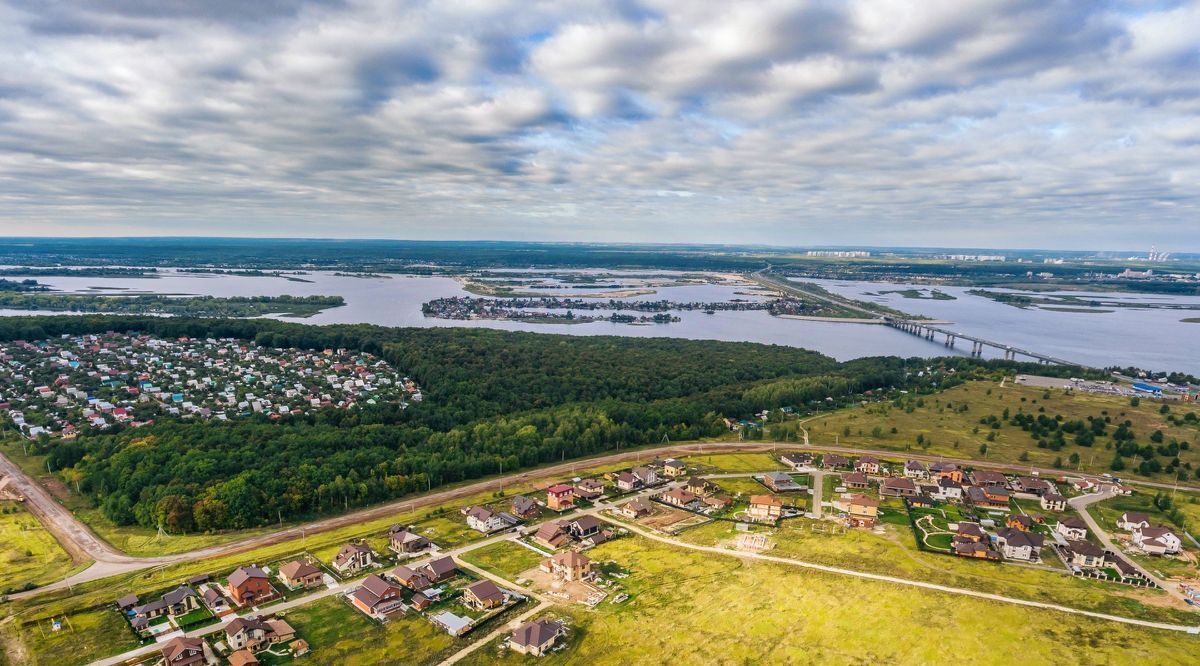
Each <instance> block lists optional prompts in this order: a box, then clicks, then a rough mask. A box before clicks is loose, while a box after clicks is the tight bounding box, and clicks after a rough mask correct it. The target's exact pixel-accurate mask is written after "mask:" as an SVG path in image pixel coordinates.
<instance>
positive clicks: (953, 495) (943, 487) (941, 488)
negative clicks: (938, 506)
mask: <svg viewBox="0 0 1200 666" xmlns="http://www.w3.org/2000/svg"><path fill="white" fill-rule="evenodd" d="M932 494H933V497H934V498H936V499H939V500H943V501H951V502H959V501H961V500H962V498H963V487H962V483H960V482H958V481H955V480H954V479H952V478H950V477H948V476H943V477H940V478H938V481H937V490H936V491H934V492H933V493H932Z"/></svg>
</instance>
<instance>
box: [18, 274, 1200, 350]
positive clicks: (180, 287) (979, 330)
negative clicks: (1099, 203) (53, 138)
mask: <svg viewBox="0 0 1200 666" xmlns="http://www.w3.org/2000/svg"><path fill="white" fill-rule="evenodd" d="M556 272H558V273H561V271H556ZM612 273H614V272H613V271H605V274H606V275H609V274H612ZM648 273H649V272H648V271H637V272H636V274H638V275H647V274H648ZM660 274H661V275H663V276H669V275H670V274H667V273H660ZM299 277H300V278H302V279H304V280H308V282H296V281H292V280H288V279H286V278H283V277H251V276H236V275H200V274H190V273H175V272H169V271H168V272H164V273H163V275H162V277H158V278H126V277H113V278H107V277H39V278H37V279H38V281H39V282H42V283H44V284H48V285H50V286H51V287H53V288H54V289H57V290H61V291H63V292H73V293H88V294H113V295H119V294H132V293H158V294H207V295H212V296H278V295H282V294H290V295H293V296H304V295H330V296H342V297H343V298H344V299H345V300H346V305H345V306H343V307H339V308H333V309H330V310H326V311H324V312H322V313H320V314H317V315H315V316H312V317H308V318H304V319H298V320H296V321H301V322H305V323H311V324H335V323H338V324H352V323H368V324H379V325H383V326H421V327H429V326H440V327H451V326H459V327H470V328H476V327H486V328H498V329H505V330H519V331H536V332H543V333H562V334H568V335H623V336H630V337H678V338H692V339H713V340H729V341H747V342H761V343H768V344H779V345H789V346H794V347H804V348H806V349H812V350H814V351H818V352H821V353H823V354H827V355H829V356H832V357H834V358H836V359H839V360H846V359H850V358H859V357H863V356H884V355H897V356H940V355H945V354H949V353H954V354H964V353H965V351H969V349H970V344H969V343H967V344H965V345H963V344H961V343H960V345H959V348H958V349H954V350H950V349H948V348H946V347H945V346H944V345H943V343H942V342H941V341H940V340H939V341H933V342H931V341H928V340H924V339H921V338H918V337H915V336H912V335H909V334H907V333H903V332H900V331H897V330H895V329H892V328H889V327H886V326H879V325H870V324H844V323H827V322H818V321H803V320H795V319H783V318H778V317H772V316H771V315H769V314H767V313H766V312H761V311H752V312H731V311H718V312H716V313H715V314H711V315H708V314H704V313H703V312H700V311H682V312H677V313H675V314H677V315H678V316H679V317H680V319H681V321H679V322H675V323H671V324H650V325H629V324H614V323H610V322H591V323H586V324H541V323H537V324H534V323H524V322H514V321H483V320H476V321H451V320H442V319H434V318H428V317H425V316H423V315H422V314H421V304H422V303H424V302H425V301H428V300H430V299H433V298H440V297H450V296H469V295H470V294H468V293H467V292H466V291H465V290H464V289H463V288H462V286H461V285H460V284H459V283H458V282H457V281H455V280H454V279H453V278H448V277H426V276H411V275H392V276H388V277H348V276H338V275H334V274H332V273H320V272H312V273H308V274H306V275H302V276H299ZM604 282H605V283H609V284H612V283H622V284H634V283H635V281H627V280H623V279H613V280H608V279H605V280H604ZM815 282H818V283H819V284H821V285H822V286H823V287H825V288H826V289H829V290H830V291H832V292H835V293H838V294H841V295H844V296H849V297H853V298H856V299H860V300H873V301H876V302H879V303H883V304H885V305H888V306H890V307H893V308H896V309H898V310H902V311H904V312H908V313H911V314H922V315H926V316H929V317H933V318H937V319H945V320H949V321H953V322H954V324H950V325H946V326H944V328H949V329H952V330H956V331H960V332H963V333H967V334H975V335H978V336H980V337H984V338H987V339H990V340H995V341H997V342H1001V343H1004V344H1008V345H1012V346H1015V347H1022V348H1026V349H1031V350H1035V351H1039V352H1042V353H1045V354H1049V355H1052V356H1056V357H1060V358H1064V359H1068V360H1071V361H1076V362H1080V363H1085V364H1088V365H1094V366H1098V367H1105V366H1110V365H1120V366H1125V365H1135V366H1139V367H1143V368H1149V369H1155V370H1180V371H1185V372H1190V373H1193V374H1200V352H1198V351H1197V345H1196V341H1197V340H1200V324H1191V323H1181V322H1180V320H1181V319H1183V318H1185V317H1194V316H1200V312H1196V311H1181V310H1152V309H1140V308H1139V309H1134V308H1116V309H1113V311H1111V312H1106V313H1096V312H1086V313H1081V312H1053V311H1048V310H1042V309H1036V308H1031V309H1019V308H1015V307H1012V306H1009V305H1004V304H1001V303H997V302H995V301H992V300H991V299H987V298H983V297H979V296H972V295H970V294H967V293H966V291H967V290H966V288H961V287H939V288H938V289H939V290H940V291H942V292H944V293H946V294H949V295H951V296H954V297H955V300H924V299H912V298H905V297H904V296H903V295H901V294H880V293H879V292H881V291H888V290H902V289H906V288H909V285H896V284H881V283H870V282H845V281H815ZM915 288H919V287H915ZM547 291H548V292H549V291H551V290H547ZM552 291H553V293H563V292H567V291H570V292H571V293H572V294H575V293H578V295H580V296H584V295H587V294H588V293H589V291H590V290H585V289H577V290H568V289H565V288H564V289H555V290H552ZM748 291H750V288H749V287H747V286H746V285H744V284H734V283H721V284H696V285H681V286H668V287H659V288H657V293H655V294H650V295H643V296H631V297H628V298H626V300H633V299H652V300H659V299H667V300H672V301H705V302H710V301H727V300H732V299H737V298H740V299H746V300H758V299H759V298H761V297H760V296H755V295H751V294H748V293H747V292H748ZM1103 296H1104V297H1105V298H1113V297H1114V296H1113V295H1112V294H1105V295H1103ZM1117 297H1118V298H1121V299H1125V300H1130V301H1131V302H1160V303H1162V302H1167V303H1179V304H1184V303H1187V304H1200V298H1195V297H1173V296H1157V295H1155V296H1149V295H1141V294H1126V295H1118V296H1117ZM28 314H31V313H30V312H28V311H17V310H3V311H0V315H28Z"/></svg>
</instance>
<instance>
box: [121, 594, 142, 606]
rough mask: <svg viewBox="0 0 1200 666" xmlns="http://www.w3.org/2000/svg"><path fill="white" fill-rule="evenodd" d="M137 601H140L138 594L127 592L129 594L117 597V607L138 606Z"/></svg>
mask: <svg viewBox="0 0 1200 666" xmlns="http://www.w3.org/2000/svg"><path fill="white" fill-rule="evenodd" d="M137 602H138V596H137V595H136V594H127V595H125V596H123V597H121V598H120V599H117V607H118V608H129V607H130V606H136V605H137Z"/></svg>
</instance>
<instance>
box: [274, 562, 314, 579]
mask: <svg viewBox="0 0 1200 666" xmlns="http://www.w3.org/2000/svg"><path fill="white" fill-rule="evenodd" d="M319 573H321V570H320V569H318V568H316V567H314V566H313V565H311V564H309V563H308V562H301V561H300V560H296V561H295V562H288V563H287V564H285V565H283V566H281V567H279V574H280V575H281V576H283V577H284V578H288V579H296V578H306V577H308V576H311V575H313V574H319Z"/></svg>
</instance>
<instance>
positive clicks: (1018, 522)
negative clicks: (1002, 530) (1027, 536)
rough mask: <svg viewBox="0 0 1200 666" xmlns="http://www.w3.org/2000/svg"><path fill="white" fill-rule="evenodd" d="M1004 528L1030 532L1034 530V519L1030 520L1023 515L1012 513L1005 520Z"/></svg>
mask: <svg viewBox="0 0 1200 666" xmlns="http://www.w3.org/2000/svg"><path fill="white" fill-rule="evenodd" d="M1004 526H1005V527H1011V528H1013V529H1014V530H1021V531H1022V532H1028V531H1029V530H1031V529H1033V518H1030V517H1029V516H1027V515H1026V514H1023V513H1012V514H1009V515H1008V517H1006V518H1005V519H1004Z"/></svg>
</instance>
